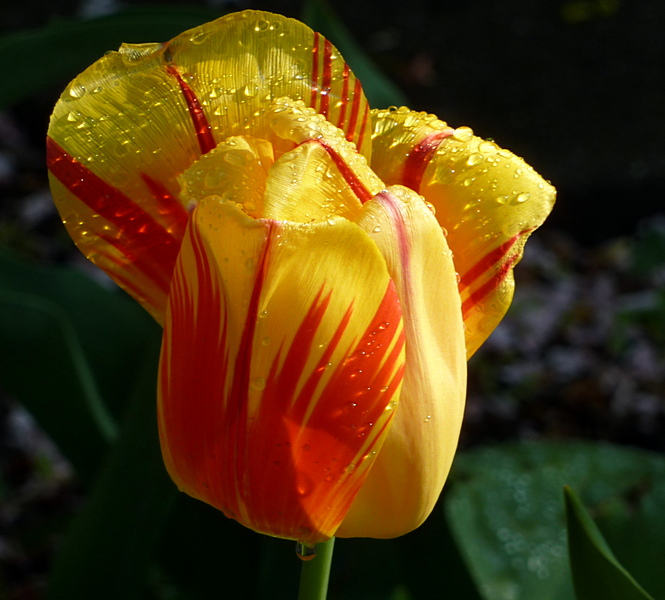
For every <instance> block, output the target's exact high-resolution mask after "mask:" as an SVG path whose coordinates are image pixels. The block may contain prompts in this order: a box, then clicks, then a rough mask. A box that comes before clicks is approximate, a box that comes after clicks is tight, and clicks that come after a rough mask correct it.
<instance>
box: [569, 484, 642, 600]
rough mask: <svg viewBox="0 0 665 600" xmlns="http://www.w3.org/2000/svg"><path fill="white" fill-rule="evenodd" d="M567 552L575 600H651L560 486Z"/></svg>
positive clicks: (576, 500) (578, 504)
mask: <svg viewBox="0 0 665 600" xmlns="http://www.w3.org/2000/svg"><path fill="white" fill-rule="evenodd" d="M564 499H565V503H566V522H567V525H568V551H569V558H570V565H571V568H572V572H573V582H574V584H575V593H576V594H577V600H653V598H652V597H651V596H650V595H649V594H647V593H646V592H645V591H644V589H642V587H641V586H640V585H639V584H638V583H637V582H636V581H635V579H633V577H632V576H631V575H630V573H628V571H626V569H624V568H623V566H621V564H620V563H619V561H618V560H617V559H616V557H615V556H614V554H613V553H612V550H611V549H610V547H609V546H608V545H607V542H606V541H605V538H604V537H603V535H602V534H601V533H600V530H599V529H598V527H597V526H596V524H595V523H594V522H593V520H592V519H591V517H590V516H589V513H587V511H586V509H585V508H584V505H583V504H582V502H581V501H580V499H579V498H578V497H577V496H576V494H575V492H573V490H572V489H570V487H568V486H565V487H564Z"/></svg>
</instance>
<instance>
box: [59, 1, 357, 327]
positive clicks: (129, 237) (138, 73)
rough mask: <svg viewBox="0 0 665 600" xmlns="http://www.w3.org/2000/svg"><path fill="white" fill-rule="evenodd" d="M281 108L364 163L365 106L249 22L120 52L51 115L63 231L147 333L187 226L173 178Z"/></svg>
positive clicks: (278, 27) (331, 67)
mask: <svg viewBox="0 0 665 600" xmlns="http://www.w3.org/2000/svg"><path fill="white" fill-rule="evenodd" d="M282 96H288V97H291V98H295V99H302V100H303V101H304V102H306V103H307V104H308V105H310V106H313V107H314V108H315V109H316V110H317V111H318V112H320V113H321V114H323V115H324V116H325V117H327V118H328V119H329V120H330V121H331V122H332V123H333V124H335V125H336V126H338V127H340V128H341V129H342V130H343V131H344V132H345V135H346V136H347V138H348V139H349V140H351V141H353V142H354V143H355V144H356V145H357V146H358V147H359V148H361V150H362V151H363V152H365V153H366V154H367V155H368V156H369V147H370V144H369V143H368V142H369V118H368V114H369V109H368V105H367V101H366V100H365V97H364V94H363V92H362V88H361V86H360V83H359V82H358V81H357V80H356V78H355V77H354V75H353V73H351V71H350V69H349V67H348V65H346V63H345V62H344V61H343V59H342V58H341V57H340V55H339V53H338V52H337V51H336V49H335V48H334V47H333V46H332V45H331V44H330V42H328V41H327V40H325V39H324V38H323V37H322V36H321V35H319V34H318V33H314V32H313V31H311V29H309V28H308V27H307V26H305V25H303V24H302V23H299V22H297V21H294V20H292V19H287V18H285V17H282V16H279V15H273V14H269V13H263V12H257V11H244V12H240V13H235V14H230V15H227V16H225V17H223V18H221V19H218V20H216V21H213V22H211V23H207V24H205V25H202V26H200V27H197V28H195V29H192V30H190V31H187V32H185V33H183V34H181V35H179V36H178V37H176V38H174V39H173V40H171V41H170V42H167V43H164V44H126V45H123V46H122V48H121V49H120V50H119V51H118V52H111V53H109V54H107V55H106V56H104V57H103V58H101V59H100V60H99V61H97V62H96V63H95V64H94V65H92V66H91V67H89V68H88V69H87V70H86V71H84V72H83V73H82V74H81V75H79V76H78V77H77V78H76V79H75V80H74V81H73V82H72V83H71V84H70V85H69V86H68V88H67V89H66V90H65V92H64V93H63V95H62V96H61V98H60V101H59V102H58V104H57V105H56V107H55V110H54V112H53V116H52V118H51V124H50V127H49V142H48V162H49V170H50V176H51V182H52V189H53V195H54V198H55V200H56V204H57V206H58V209H59V210H60V212H61V215H62V217H63V220H65V222H66V225H67V228H68V231H69V233H70V235H71V236H72V238H73V239H74V241H75V242H76V243H77V245H78V246H79V247H80V248H81V250H82V251H83V253H84V254H85V255H86V256H87V257H88V258H90V259H91V260H92V261H93V262H95V263H96V264H98V265H99V266H100V267H102V268H103V269H104V270H105V271H106V272H107V273H108V274H109V275H110V276H111V277H112V278H114V279H115V280H116V281H117V282H118V283H119V284H120V285H121V286H123V287H124V288H125V289H126V290H127V291H128V292H129V293H130V294H132V295H133V296H134V297H135V298H136V299H137V300H138V301H139V302H141V303H142V304H143V305H144V306H145V307H146V308H147V309H148V310H149V311H150V312H151V313H152V314H153V316H155V318H157V319H158V320H159V321H161V320H162V319H163V311H164V308H165V305H166V294H167V292H168V285H169V282H170V278H171V275H172V272H173V267H174V265H175V260H176V256H177V250H178V247H179V245H180V242H181V240H182V235H183V232H184V227H185V225H186V221H187V213H186V211H185V210H184V209H183V206H182V203H181V202H180V188H179V185H178V182H177V177H178V176H179V175H180V174H181V173H182V172H183V171H185V170H186V169H187V168H188V167H189V166H190V165H191V164H192V163H193V162H194V161H195V160H197V159H198V158H199V157H200V156H201V155H202V154H205V153H207V152H209V151H210V150H212V149H213V148H214V147H215V146H216V145H217V144H218V143H220V142H221V141H223V140H225V139H226V138H227V137H229V136H234V135H245V134H250V135H252V136H254V137H258V138H266V137H268V135H269V134H271V130H270V127H269V124H268V122H267V117H266V113H267V110H268V108H269V107H270V105H271V103H272V101H273V99H274V98H278V97H282Z"/></svg>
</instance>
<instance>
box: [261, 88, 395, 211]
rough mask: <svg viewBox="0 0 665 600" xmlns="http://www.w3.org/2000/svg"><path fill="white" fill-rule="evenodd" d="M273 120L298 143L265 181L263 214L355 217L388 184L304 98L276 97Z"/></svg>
mask: <svg viewBox="0 0 665 600" xmlns="http://www.w3.org/2000/svg"><path fill="white" fill-rule="evenodd" d="M272 113H273V118H272V119H271V126H272V129H273V131H274V132H275V134H276V135H277V136H278V137H279V139H281V140H289V141H290V142H292V143H294V144H297V145H296V147H295V148H293V149H292V150H290V151H288V152H286V153H284V154H282V155H281V156H280V157H279V158H278V159H277V161H276V162H275V164H274V166H273V168H272V169H271V170H270V173H269V175H268V180H267V182H266V198H265V205H264V213H263V216H265V217H266V218H269V219H279V220H287V221H293V222H297V223H308V222H311V221H323V220H327V219H330V218H332V217H334V216H335V215H339V216H343V217H345V218H347V219H350V220H353V219H355V218H356V217H357V216H358V215H359V214H360V210H361V208H362V203H363V202H366V201H368V200H370V199H371V198H372V197H373V196H374V194H376V193H377V192H378V191H380V190H381V189H383V188H384V185H383V182H382V181H381V180H380V179H379V178H378V177H377V176H376V175H375V174H374V173H373V172H372V170H371V169H370V168H369V166H368V164H367V161H366V159H365V157H364V156H362V155H361V154H358V152H357V151H356V148H355V146H354V145H353V144H352V143H351V142H348V141H347V140H346V139H345V138H344V132H343V131H341V130H340V129H338V128H337V127H335V126H334V125H332V124H331V123H329V122H328V121H326V120H325V119H323V118H322V117H321V116H320V115H318V114H316V113H315V112H314V110H313V109H311V108H308V107H306V106H305V105H304V104H303V103H302V102H298V101H292V100H290V99H288V98H281V99H279V100H278V101H276V102H275V104H274V106H273V109H272Z"/></svg>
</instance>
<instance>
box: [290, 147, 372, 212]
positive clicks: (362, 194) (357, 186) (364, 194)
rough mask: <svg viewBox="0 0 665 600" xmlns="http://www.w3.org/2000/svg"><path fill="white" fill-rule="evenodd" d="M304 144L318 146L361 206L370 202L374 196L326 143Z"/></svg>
mask: <svg viewBox="0 0 665 600" xmlns="http://www.w3.org/2000/svg"><path fill="white" fill-rule="evenodd" d="M303 143H305V144H312V143H313V144H319V145H320V146H321V147H322V148H323V149H324V150H325V151H326V152H327V153H328V155H329V156H330V158H332V160H333V162H334V163H335V166H336V167H337V169H338V170H339V172H340V174H341V175H342V177H343V178H344V181H346V183H347V184H348V186H349V187H350V188H351V190H352V191H353V193H354V194H355V195H356V196H357V197H358V200H360V202H361V203H362V204H364V203H365V202H367V201H368V200H371V199H372V198H373V197H374V195H373V194H372V193H371V192H370V191H369V190H368V189H367V188H366V187H365V184H364V183H363V182H362V181H360V178H359V177H358V176H357V175H356V174H355V173H354V172H353V170H352V169H351V167H349V165H348V164H347V163H346V161H345V160H344V159H343V158H342V157H341V156H340V155H339V154H338V153H337V151H336V150H335V149H334V148H332V147H331V146H330V145H328V143H327V142H326V141H324V140H307V141H306V142H303Z"/></svg>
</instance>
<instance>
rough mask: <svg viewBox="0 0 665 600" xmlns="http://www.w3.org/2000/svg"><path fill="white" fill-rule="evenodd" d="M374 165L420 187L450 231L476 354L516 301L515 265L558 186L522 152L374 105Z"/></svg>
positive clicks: (394, 179) (469, 341) (390, 178)
mask: <svg viewBox="0 0 665 600" xmlns="http://www.w3.org/2000/svg"><path fill="white" fill-rule="evenodd" d="M372 118H373V121H374V134H373V142H372V143H373V155H372V163H371V166H372V168H373V169H374V170H375V171H376V173H377V174H378V175H379V177H381V178H382V179H383V180H384V181H385V182H386V183H387V184H402V185H406V186H408V187H410V188H411V189H413V190H414V191H415V192H417V193H419V194H422V195H423V196H424V197H425V199H426V200H427V201H428V202H430V203H431V204H432V205H433V207H434V208H435V210H436V217H437V219H438V221H439V223H440V225H441V226H442V227H443V228H444V229H445V230H446V232H447V235H448V245H449V246H450V248H451V249H452V251H453V256H454V261H455V267H456V269H457V272H458V274H459V277H460V286H459V291H460V294H461V296H462V302H463V314H464V323H465V328H466V345H467V354H468V356H471V355H472V354H473V353H474V352H475V351H476V349H477V348H478V347H479V346H480V345H481V344H482V342H483V341H484V340H485V339H486V338H487V336H488V335H489V334H490V333H491V332H492V330H493V329H494V328H495V327H496V325H497V324H498V323H499V321H501V319H502V318H503V315H504V314H505V312H506V310H507V309H508V306H509V305H510V302H511V300H512V295H513V289H514V280H513V267H514V266H515V264H516V263H517V262H518V261H519V260H520V258H521V256H522V250H523V248H524V244H525V242H526V239H527V238H528V236H529V234H530V233H531V232H532V231H533V230H534V229H536V228H537V227H539V226H540V225H541V224H542V222H543V221H544V220H545V218H546V217H547V215H548V214H549V212H550V210H551V209H552V206H553V203H554V196H555V191H554V188H553V187H552V186H551V185H549V183H547V182H545V181H544V180H543V179H542V178H541V177H540V176H539V175H538V174H537V173H536V172H535V171H534V170H533V169H532V168H531V167H529V166H528V165H527V164H526V163H525V162H524V161H523V160H522V159H521V158H519V157H517V156H515V155H513V154H511V153H510V152H508V151H506V150H502V149H501V148H499V147H498V146H497V145H496V144H494V143H493V142H489V141H484V140H482V139H480V138H478V137H475V136H474V135H473V132H472V131H471V130H470V129H469V128H468V127H460V128H459V129H455V130H453V129H451V128H450V127H448V126H447V125H446V124H445V123H444V122H442V121H439V120H438V119H437V118H436V117H434V116H432V115H427V114H425V113H416V112H413V111H410V110H408V109H406V108H401V109H398V110H395V111H374V112H373V113H372Z"/></svg>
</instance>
